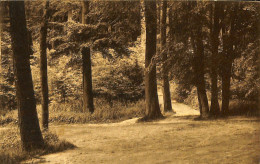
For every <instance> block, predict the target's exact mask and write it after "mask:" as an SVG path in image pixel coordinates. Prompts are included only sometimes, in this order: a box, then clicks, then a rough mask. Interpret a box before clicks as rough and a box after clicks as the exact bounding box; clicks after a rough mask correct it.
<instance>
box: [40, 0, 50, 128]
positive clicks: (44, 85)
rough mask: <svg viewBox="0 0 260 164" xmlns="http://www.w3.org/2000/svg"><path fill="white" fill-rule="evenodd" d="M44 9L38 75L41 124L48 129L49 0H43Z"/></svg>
mask: <svg viewBox="0 0 260 164" xmlns="http://www.w3.org/2000/svg"><path fill="white" fill-rule="evenodd" d="M45 3H46V4H45V11H44V15H43V22H42V24H41V29H40V75H41V94H42V102H41V103H42V126H43V128H45V129H48V119H49V107H48V104H49V89H48V74H47V52H46V50H47V42H46V38H47V29H48V18H49V9H48V8H49V1H48V0H46V2H45Z"/></svg>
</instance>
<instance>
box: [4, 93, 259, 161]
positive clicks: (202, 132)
mask: <svg viewBox="0 0 260 164" xmlns="http://www.w3.org/2000/svg"><path fill="white" fill-rule="evenodd" d="M159 99H160V102H161V101H162V98H161V95H160V94H159ZM173 108H174V110H175V111H176V114H173V113H166V114H165V115H166V118H165V119H163V120H159V121H154V122H146V123H143V122H142V123H137V119H138V118H134V119H131V120H126V121H123V122H119V123H110V124H70V125H68V124H61V125H57V124H52V125H50V130H51V131H52V132H54V133H56V134H57V135H58V136H59V137H60V138H61V139H66V140H67V141H69V142H71V143H73V144H75V145H76V146H77V148H75V149H72V150H67V151H64V152H60V153H56V154H49V155H45V156H40V157H37V158H34V159H31V160H28V161H25V162H24V163H54V164H55V163H62V164H63V163H75V164H81V163H82V164H85V163H147V164H153V163H158V164H159V163H174V164H175V163H184V164H186V163H216V164H218V163H230V164H234V163H243V164H244V163H245V164H246V163H248V164H251V163H259V162H260V161H259V159H260V158H259V157H260V153H259V152H260V142H259V141H260V138H259V137H260V130H259V128H258V125H259V119H258V118H252V117H251V118H248V117H230V118H228V119H218V120H204V121H196V120H194V118H195V117H197V116H198V115H199V112H198V111H197V110H194V109H192V108H190V107H189V106H187V105H184V104H180V103H176V102H173ZM2 130H3V131H4V130H6V129H2Z"/></svg>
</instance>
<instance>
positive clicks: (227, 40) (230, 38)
mask: <svg viewBox="0 0 260 164" xmlns="http://www.w3.org/2000/svg"><path fill="white" fill-rule="evenodd" d="M237 10H238V4H235V6H234V11H233V12H232V13H231V20H230V30H229V34H227V30H226V27H225V25H223V27H222V32H223V51H224V53H223V54H224V56H223V63H222V64H223V66H222V73H221V76H222V107H221V112H222V115H228V113H229V98H230V79H231V70H232V63H233V60H234V56H235V51H234V46H236V45H235V42H236V41H235V38H234V35H235V17H236V15H237Z"/></svg>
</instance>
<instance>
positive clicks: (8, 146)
mask: <svg viewBox="0 0 260 164" xmlns="http://www.w3.org/2000/svg"><path fill="white" fill-rule="evenodd" d="M43 137H44V143H45V146H44V148H43V149H38V150H34V151H32V152H25V151H23V150H22V145H21V140H20V136H19V132H18V129H15V128H12V129H9V130H5V133H1V134H0V138H1V139H2V141H3V142H2V143H0V146H1V149H0V163H20V162H21V161H23V160H26V159H30V158H32V157H34V156H36V155H45V154H49V153H54V152H59V151H63V150H67V149H71V148H74V147H75V146H74V145H73V144H71V143H69V142H67V141H64V140H59V138H58V136H57V135H56V134H53V133H50V132H43Z"/></svg>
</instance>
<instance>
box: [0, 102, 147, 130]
mask: <svg viewBox="0 0 260 164" xmlns="http://www.w3.org/2000/svg"><path fill="white" fill-rule="evenodd" d="M37 111H38V117H39V120H40V121H41V106H40V105H39V106H37ZM144 114H145V102H144V100H140V101H138V102H132V103H128V104H126V103H122V102H118V101H113V105H111V103H107V102H106V101H105V100H103V99H98V100H95V111H94V113H93V114H90V113H88V112H83V111H82V102H81V101H74V102H69V103H51V104H50V106H49V122H51V123H52V122H53V123H109V122H119V121H123V120H127V119H131V118H134V117H143V116H144ZM17 117H18V114H17V111H16V110H15V111H10V112H7V113H5V114H4V115H1V116H0V126H1V125H6V124H17V123H18V120H17Z"/></svg>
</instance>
